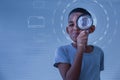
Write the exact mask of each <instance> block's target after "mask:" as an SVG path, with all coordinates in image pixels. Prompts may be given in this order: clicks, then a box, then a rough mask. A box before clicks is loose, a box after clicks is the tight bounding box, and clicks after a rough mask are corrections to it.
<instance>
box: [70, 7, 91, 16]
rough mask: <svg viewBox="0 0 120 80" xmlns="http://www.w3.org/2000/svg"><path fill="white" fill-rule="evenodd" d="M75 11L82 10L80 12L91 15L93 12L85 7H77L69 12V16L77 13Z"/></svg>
mask: <svg viewBox="0 0 120 80" xmlns="http://www.w3.org/2000/svg"><path fill="white" fill-rule="evenodd" d="M75 12H80V13H83V14H86V15H89V16H91V14H90V13H89V12H88V11H87V10H86V9H84V8H75V9H73V10H72V11H71V12H70V13H69V15H68V17H69V16H70V15H71V14H72V13H75ZM91 17H92V16H91Z"/></svg>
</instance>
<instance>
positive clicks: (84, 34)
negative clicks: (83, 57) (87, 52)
mask: <svg viewBox="0 0 120 80" xmlns="http://www.w3.org/2000/svg"><path fill="white" fill-rule="evenodd" d="M88 34H89V32H88V31H85V30H84V31H81V32H80V34H79V35H78V37H77V47H78V49H79V48H80V47H81V48H82V49H85V46H86V45H87V41H88Z"/></svg>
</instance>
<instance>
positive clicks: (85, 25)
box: [77, 14, 93, 30]
mask: <svg viewBox="0 0 120 80" xmlns="http://www.w3.org/2000/svg"><path fill="white" fill-rule="evenodd" d="M77 25H78V27H79V28H80V29H82V30H87V29H89V28H90V27H91V26H92V25H93V19H92V17H91V16H90V15H86V14H83V15H81V16H79V18H78V20H77Z"/></svg>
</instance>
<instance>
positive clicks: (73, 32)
mask: <svg viewBox="0 0 120 80" xmlns="http://www.w3.org/2000/svg"><path fill="white" fill-rule="evenodd" d="M80 15H82V13H80V12H74V13H72V14H71V15H70V16H69V19H68V26H67V27H66V31H67V33H68V34H69V36H70V38H71V39H72V40H73V41H74V42H77V37H78V35H79V34H80V32H81V31H82V30H81V29H79V28H78V25H77V23H76V22H77V19H78V17H79V16H80ZM94 29H95V27H94V26H92V27H91V29H90V33H91V32H93V31H94Z"/></svg>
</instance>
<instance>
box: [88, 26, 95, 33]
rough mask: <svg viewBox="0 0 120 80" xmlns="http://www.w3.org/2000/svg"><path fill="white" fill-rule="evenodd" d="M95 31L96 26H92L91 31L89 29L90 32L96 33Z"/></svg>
mask: <svg viewBox="0 0 120 80" xmlns="http://www.w3.org/2000/svg"><path fill="white" fill-rule="evenodd" d="M94 31H95V25H92V26H91V27H90V29H89V32H90V33H92V32H94Z"/></svg>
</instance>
